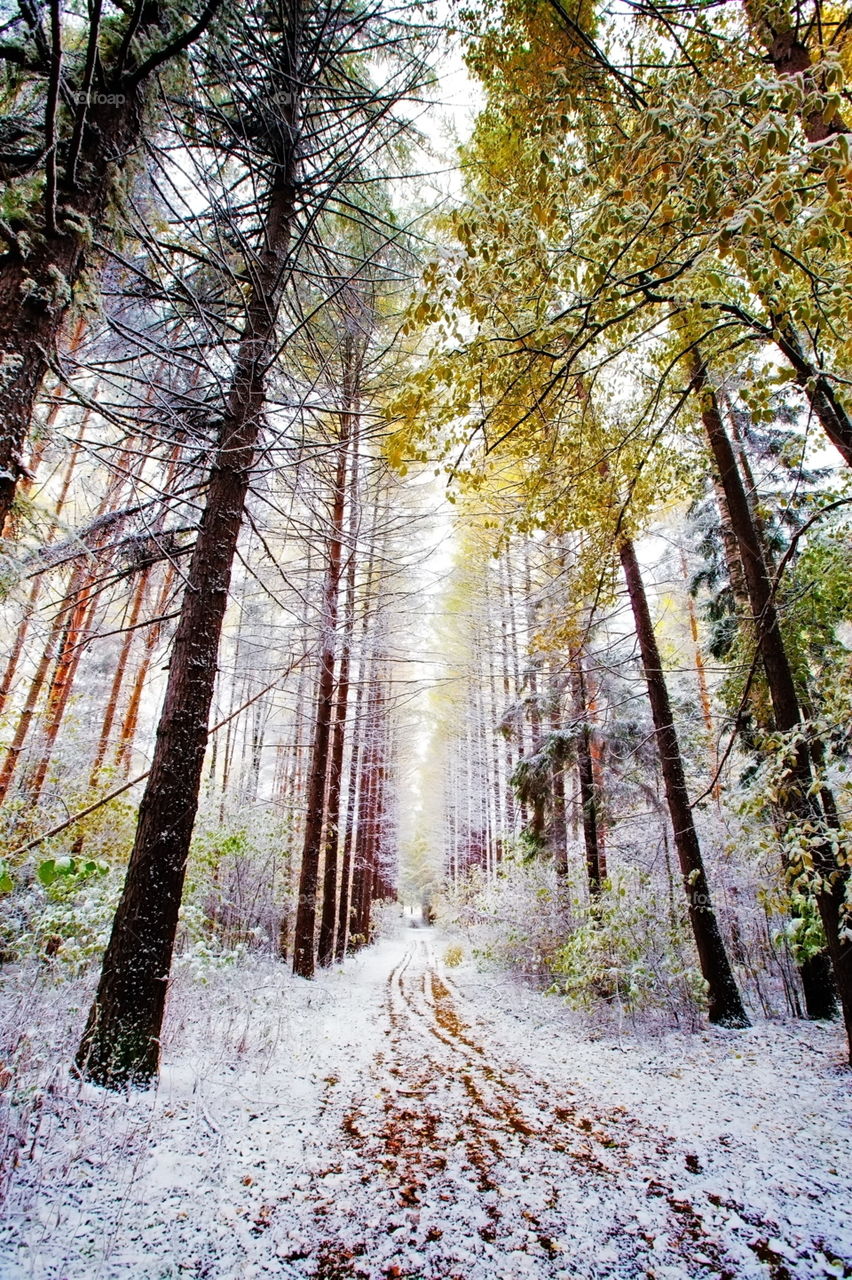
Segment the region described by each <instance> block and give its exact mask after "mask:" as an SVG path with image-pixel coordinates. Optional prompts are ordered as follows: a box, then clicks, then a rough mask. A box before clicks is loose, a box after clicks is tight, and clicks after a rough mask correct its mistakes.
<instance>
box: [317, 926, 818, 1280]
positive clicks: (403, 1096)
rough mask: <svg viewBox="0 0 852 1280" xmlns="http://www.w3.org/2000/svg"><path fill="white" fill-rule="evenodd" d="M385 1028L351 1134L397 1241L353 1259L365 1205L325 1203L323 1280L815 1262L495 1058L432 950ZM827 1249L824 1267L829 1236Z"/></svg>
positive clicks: (613, 1123)
mask: <svg viewBox="0 0 852 1280" xmlns="http://www.w3.org/2000/svg"><path fill="white" fill-rule="evenodd" d="M383 1016H384V1018H385V1019H386V1022H387V1025H386V1027H385V1028H384V1034H385V1036H386V1046H385V1048H384V1050H383V1051H381V1052H378V1053H377V1054H376V1060H375V1063H374V1065H373V1067H372V1068H371V1070H370V1072H369V1084H368V1087H367V1088H366V1089H365V1090H364V1092H363V1094H362V1095H361V1096H356V1097H355V1098H353V1099H351V1100H350V1101H351V1105H349V1104H348V1102H344V1105H343V1110H344V1111H345V1114H344V1115H343V1116H342V1119H341V1129H342V1131H343V1134H344V1135H345V1141H346V1143H347V1144H348V1145H349V1146H350V1147H351V1149H352V1150H353V1151H354V1152H355V1153H356V1155H357V1160H358V1166H359V1168H360V1170H361V1177H362V1182H363V1184H364V1185H366V1186H369V1188H370V1198H371V1201H372V1213H371V1219H372V1221H373V1222H374V1223H375V1225H379V1224H380V1223H384V1229H385V1231H386V1234H387V1236H388V1237H389V1239H388V1242H387V1243H385V1242H380V1241H379V1240H377V1238H376V1235H375V1232H373V1233H371V1234H366V1233H365V1238H364V1239H363V1241H360V1242H355V1245H354V1248H353V1247H352V1244H350V1245H348V1246H347V1248H346V1251H345V1256H344V1255H343V1254H342V1253H341V1251H340V1250H339V1247H338V1246H336V1245H335V1238H337V1239H338V1240H342V1239H345V1238H346V1237H347V1236H349V1237H350V1238H351V1221H350V1220H349V1219H350V1213H349V1209H348V1208H347V1207H346V1206H343V1213H342V1215H341V1206H340V1205H338V1204H337V1202H336V1197H331V1198H329V1199H327V1200H326V1199H324V1200H323V1201H322V1202H321V1203H320V1204H319V1205H318V1206H317V1207H318V1209H319V1210H320V1216H321V1218H322V1220H323V1221H324V1222H325V1224H326V1226H327V1228H328V1229H329V1234H328V1236H327V1238H326V1240H325V1241H324V1242H323V1245H322V1251H323V1254H324V1256H325V1257H326V1258H327V1259H328V1262H327V1263H326V1264H325V1266H324V1268H323V1269H321V1270H320V1271H319V1272H318V1274H321V1275H324V1276H328V1277H331V1276H349V1275H353V1276H356V1275H364V1276H371V1277H372V1276H379V1275H382V1276H412V1277H414V1276H424V1277H426V1276H428V1277H433V1276H434V1277H453V1278H454V1280H456V1278H457V1280H467V1278H468V1277H470V1276H473V1275H482V1276H494V1277H506V1280H511V1278H513V1277H521V1276H541V1277H546V1276H547V1277H549V1276H554V1277H557V1276H566V1275H570V1276H601V1277H603V1276H624V1277H634V1276H636V1277H659V1278H660V1280H662V1277H666V1276H685V1275H686V1276H690V1277H693V1276H694V1277H699V1276H708V1277H709V1276H718V1277H735V1276H745V1275H755V1276H758V1275H760V1276H771V1277H775V1278H776V1280H784V1278H785V1277H786V1276H789V1275H790V1274H792V1273H791V1271H790V1261H789V1260H788V1258H787V1257H785V1254H787V1255H789V1259H792V1258H795V1259H796V1262H797V1264H799V1265H802V1266H804V1264H806V1263H807V1262H808V1258H807V1257H806V1256H805V1254H804V1253H803V1251H802V1250H801V1248H799V1249H797V1250H796V1251H795V1252H794V1251H793V1250H791V1249H790V1248H789V1247H788V1246H787V1245H785V1244H784V1242H783V1241H781V1240H778V1239H776V1235H777V1226H776V1224H775V1223H774V1222H769V1221H766V1220H764V1219H762V1218H761V1216H760V1215H759V1214H756V1213H754V1212H749V1210H748V1209H747V1208H745V1207H744V1206H743V1205H740V1204H736V1203H732V1202H728V1203H723V1202H722V1201H721V1200H720V1198H719V1197H715V1198H707V1197H702V1196H699V1195H695V1194H690V1193H691V1191H692V1189H691V1188H690V1187H689V1186H688V1183H689V1182H690V1181H691V1180H692V1179H691V1177H690V1174H691V1172H693V1171H694V1169H695V1158H694V1157H692V1156H691V1155H690V1153H688V1152H684V1151H682V1150H679V1149H678V1144H677V1143H676V1142H674V1140H673V1139H672V1138H671V1136H670V1135H667V1134H665V1133H663V1132H656V1131H654V1130H653V1129H651V1128H649V1127H648V1126H646V1125H643V1124H642V1123H641V1122H640V1121H639V1120H637V1119H636V1118H634V1117H632V1116H630V1115H629V1114H627V1113H626V1112H625V1110H624V1109H623V1108H621V1107H614V1108H609V1109H607V1111H606V1112H605V1113H602V1112H601V1109H600V1104H598V1105H597V1106H595V1105H594V1104H593V1103H591V1102H590V1100H589V1099H588V1098H586V1097H583V1096H582V1095H581V1094H580V1093H578V1092H577V1091H575V1090H571V1089H565V1088H562V1089H559V1090H557V1089H554V1088H553V1087H552V1086H551V1085H549V1084H548V1083H547V1082H545V1081H542V1080H540V1079H537V1078H536V1077H535V1075H533V1074H531V1073H530V1072H529V1071H528V1070H525V1069H524V1068H523V1067H522V1066H521V1065H519V1064H518V1063H511V1062H506V1061H504V1060H502V1059H501V1058H499V1057H497V1056H496V1055H495V1053H494V1052H493V1050H492V1051H490V1052H489V1049H488V1047H487V1044H486V1043H483V1038H482V1035H481V1032H480V1031H479V1030H478V1029H477V1028H476V1023H475V1015H474V1013H473V1011H471V1010H468V1009H466V1008H465V1002H464V1001H463V999H462V998H461V997H460V995H459V993H458V992H456V991H455V990H454V988H453V985H452V983H451V982H450V981H449V979H448V978H447V977H446V976H441V974H440V973H439V970H438V966H437V964H436V961H435V957H434V954H433V951H432V947H431V944H430V941H429V940H427V939H426V938H416V937H414V938H412V940H411V942H410V945H409V946H407V947H406V949H405V950H404V952H403V954H402V955H401V956H400V958H399V959H398V960H397V962H396V963H395V964H394V965H393V967H392V968H391V970H390V973H389V975H388V977H387V982H386V995H385V1001H384V1010H383ZM340 1101H343V1100H340ZM339 1105H340V1102H338V1106H339ZM649 1154H651V1156H652V1163H649V1160H648V1157H649ZM714 1199H715V1203H714ZM341 1217H342V1219H343V1220H341ZM811 1243H812V1248H811V1249H810V1250H809V1251H805V1252H806V1253H807V1252H809V1253H810V1261H813V1262H816V1263H817V1264H818V1265H819V1264H820V1263H822V1264H824V1263H825V1262H826V1261H827V1257H826V1253H825V1251H824V1250H825V1244H826V1242H824V1241H823V1240H821V1239H817V1240H813V1241H812V1242H811ZM828 1248H829V1253H831V1248H830V1246H829V1247H828ZM830 1265H831V1264H829V1266H830ZM819 1269H820V1270H821V1269H822V1266H820V1267H819ZM828 1273H830V1272H828ZM799 1274H804V1270H802V1271H800V1272H799ZM841 1274H842V1272H841Z"/></svg>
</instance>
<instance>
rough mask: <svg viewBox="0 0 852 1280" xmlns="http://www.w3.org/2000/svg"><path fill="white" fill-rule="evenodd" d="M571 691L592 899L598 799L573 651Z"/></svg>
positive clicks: (579, 658)
mask: <svg viewBox="0 0 852 1280" xmlns="http://www.w3.org/2000/svg"><path fill="white" fill-rule="evenodd" d="M571 692H572V694H573V700H574V718H575V721H576V726H577V727H576V734H575V740H576V743H577V780H578V783H579V787H580V808H581V811H582V815H583V843H584V845H585V849H586V876H587V878H588V881H589V893H590V894H591V895H592V897H593V898H594V897H596V896H597V895H598V894H599V893H600V891H601V882H602V880H603V873H602V870H601V859H600V850H599V848H598V797H597V787H596V786H595V775H594V769H593V767H592V727H591V725H590V724H589V705H588V698H587V696H586V671H585V666H584V662H583V652H582V649H577V650H576V652H575V653H574V654H573V655H572V659H571Z"/></svg>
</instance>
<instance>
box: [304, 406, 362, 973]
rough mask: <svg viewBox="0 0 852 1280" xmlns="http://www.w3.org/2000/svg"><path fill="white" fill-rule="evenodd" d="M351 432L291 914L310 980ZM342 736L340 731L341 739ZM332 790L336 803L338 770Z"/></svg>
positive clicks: (338, 492) (341, 456) (335, 517)
mask: <svg viewBox="0 0 852 1280" xmlns="http://www.w3.org/2000/svg"><path fill="white" fill-rule="evenodd" d="M344 394H346V392H344ZM350 431H351V413H350V412H346V413H344V414H342V415H341V423H340V437H339V440H338V445H337V467H336V472H335V476H334V482H333V487H332V502H331V523H330V527H329V535H328V544H327V564H326V571H325V582H324V584H323V602H322V617H321V622H320V625H321V627H322V637H321V649H320V670H319V682H318V687H317V706H316V720H315V724H314V739H313V748H312V751H311V764H310V770H309V773H308V794H307V801H306V806H305V809H306V812H305V836H304V842H303V844H302V864H301V871H300V874H299V902H298V906H297V909H296V930H295V935H294V938H293V972H294V973H295V974H297V975H298V976H299V977H300V978H312V977H313V976H314V968H315V965H316V953H315V949H314V934H315V932H316V915H317V889H318V887H319V865H320V853H321V852H322V835H323V825H324V823H323V820H324V817H325V804H324V801H325V798H326V779H327V776H328V767H329V751H328V747H329V738H330V735H331V720H332V715H333V712H334V653H335V647H336V642H337V611H338V596H339V594H340V564H341V552H342V547H343V511H344V506H345V501H346V460H347V455H348V448H349V436H350ZM344 716H345V711H344ZM342 731H343V730H342V727H341V733H342ZM341 753H342V746H341ZM336 788H337V798H338V800H339V795H340V771H339V769H338V776H337V779H336ZM336 838H337V833H336V831H335V850H336V847H337V846H336ZM327 847H328V846H326V848H327ZM335 879H336V867H335ZM332 892H333V890H332Z"/></svg>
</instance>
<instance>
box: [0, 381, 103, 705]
mask: <svg viewBox="0 0 852 1280" xmlns="http://www.w3.org/2000/svg"><path fill="white" fill-rule="evenodd" d="M58 403H59V402H57V407H58ZM89 412H90V411H89V410H88V409H87V410H86V412H85V413H84V414H83V416H82V418H81V419H80V427H79V430H78V432H77V436H76V439H75V440H74V443H73V444H72V446H71V450H70V452H69V454H68V461H67V463H66V464H65V470H64V472H63V475H62V481H61V483H60V486H59V492H58V493H57V495H56V501H55V503H54V504H53V512H52V514H51V518H50V525H49V527H48V529H47V531H46V533H45V538H44V540H45V543H47V544H49V543H50V542H51V541H52V539H53V537H54V535H55V533H56V530H57V528H58V526H59V520H60V517H61V515H62V512H63V511H64V509H65V503H66V501H67V500H68V490H69V489H70V487H71V478H72V476H73V474H74V468H75V466H76V465H77V458H78V457H79V454H80V448H81V445H82V443H83V434H84V432H85V429H86V423H87V422H88V418H89ZM43 582H44V577H43V575H42V574H40V573H38V574H36V576H35V577H34V578H33V584H32V586H31V587H30V594H29V597H28V599H27V603H26V605H25V607H24V612H23V614H22V616H21V620H20V622H19V623H18V628H17V630H16V632H15V639H14V641H13V643H12V648H11V650H10V651H9V656H8V658H7V659H6V666H5V667H4V669H3V675H2V678H0V712H2V710H3V708H4V707H5V705H6V700H7V698H8V697H9V693H10V691H11V689H12V684H13V682H14V679H15V672H16V671H17V669H18V663H19V662H20V660H21V654H22V653H23V650H24V645H25V643H26V639H27V632H28V631H29V626H30V622H31V621H32V619H33V617H34V615H35V611H36V606H37V604H38V601H39V597H40V595H41V589H42V583H43Z"/></svg>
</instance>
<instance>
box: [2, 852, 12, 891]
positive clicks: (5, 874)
mask: <svg viewBox="0 0 852 1280" xmlns="http://www.w3.org/2000/svg"><path fill="white" fill-rule="evenodd" d="M14 887H15V882H14V880H13V879H12V877H11V875H10V874H9V868H8V866H7V865H6V861H5V859H4V858H0V893H11V892H12V890H13V889H14Z"/></svg>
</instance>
